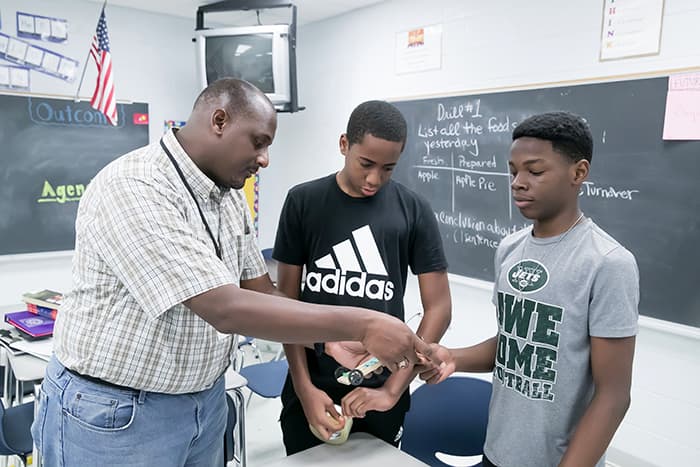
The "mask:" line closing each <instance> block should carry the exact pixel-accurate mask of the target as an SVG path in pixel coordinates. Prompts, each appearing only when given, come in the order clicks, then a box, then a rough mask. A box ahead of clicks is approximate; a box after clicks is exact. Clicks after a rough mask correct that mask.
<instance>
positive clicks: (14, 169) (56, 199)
mask: <svg viewBox="0 0 700 467" xmlns="http://www.w3.org/2000/svg"><path fill="white" fill-rule="evenodd" d="M117 111H118V118H119V125H118V126H112V125H110V124H109V123H107V122H106V120H105V118H104V116H103V115H102V114H101V113H99V112H97V111H96V110H94V109H92V108H91V107H90V103H89V102H84V101H83V102H74V101H72V100H68V99H53V98H44V97H38V96H25V95H0V167H1V169H0V255H9V254H21V253H38V252H49V251H61V250H72V249H73V247H74V245H75V216H76V212H77V209H78V201H79V200H80V196H81V194H82V192H83V190H84V189H85V187H87V185H88V183H89V182H90V180H91V179H92V177H94V176H95V174H96V173H97V172H98V171H99V170H100V169H101V168H102V167H104V166H105V165H107V164H108V163H109V162H110V161H112V160H114V159H115V158H116V157H118V156H120V155H122V154H125V153H127V152H129V151H131V150H132V149H135V148H138V147H140V146H144V145H146V144H148V119H147V116H148V104H145V103H133V104H117ZM144 122H145V124H143V123H144ZM136 123H139V124H136Z"/></svg>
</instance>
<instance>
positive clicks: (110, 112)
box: [90, 7, 117, 125]
mask: <svg viewBox="0 0 700 467" xmlns="http://www.w3.org/2000/svg"><path fill="white" fill-rule="evenodd" d="M90 55H92V58H94V59H95V64H96V65H97V83H96V84H95V92H94V93H93V94H92V99H91V100H90V105H91V106H92V108H93V109H97V110H99V111H100V112H102V113H103V114H105V117H107V120H109V123H111V124H112V125H116V124H117V98H116V96H115V95H114V77H113V76H112V54H111V53H110V51H109V37H107V19H106V18H105V9H104V7H102V13H101V14H100V20H99V21H98V22H97V31H96V32H95V35H94V36H93V37H92V47H91V48H90Z"/></svg>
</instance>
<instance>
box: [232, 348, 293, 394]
mask: <svg viewBox="0 0 700 467" xmlns="http://www.w3.org/2000/svg"><path fill="white" fill-rule="evenodd" d="M288 369H289V364H288V363H287V360H286V359H279V360H271V361H269V362H263V363H257V364H255V365H248V366H245V367H243V368H241V370H240V371H239V373H240V375H241V376H243V377H244V378H245V379H247V380H248V389H250V396H249V397H248V402H247V404H246V405H249V404H250V399H251V397H252V395H253V393H255V394H257V395H259V396H261V397H266V398H268V399H274V398H275V397H279V396H280V395H281V394H282V388H283V387H284V380H285V378H286V377H287V370H288Z"/></svg>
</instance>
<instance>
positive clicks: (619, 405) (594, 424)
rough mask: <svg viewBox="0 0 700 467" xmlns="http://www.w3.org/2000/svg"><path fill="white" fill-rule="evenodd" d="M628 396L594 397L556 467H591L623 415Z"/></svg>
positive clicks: (599, 395)
mask: <svg viewBox="0 0 700 467" xmlns="http://www.w3.org/2000/svg"><path fill="white" fill-rule="evenodd" d="M629 403H630V399H629V395H624V394H622V395H616V394H596V395H595V396H594V397H593V400H592V401H591V404H590V405H589V406H588V409H586V412H585V413H584V414H583V417H582V418H581V421H580V422H579V424H578V426H577V428H576V431H575V432H574V436H573V437H572V438H571V442H570V443H569V447H568V448H567V450H566V452H565V453H564V457H562V460H561V463H560V464H559V466H560V467H573V466H580V465H595V463H596V462H598V460H600V458H601V457H603V454H605V450H606V449H607V448H608V445H609V444H610V441H611V440H612V437H613V435H614V434H615V431H616V430H617V428H618V427H619V426H620V423H621V422H622V419H623V418H624V416H625V413H627V408H628V407H629Z"/></svg>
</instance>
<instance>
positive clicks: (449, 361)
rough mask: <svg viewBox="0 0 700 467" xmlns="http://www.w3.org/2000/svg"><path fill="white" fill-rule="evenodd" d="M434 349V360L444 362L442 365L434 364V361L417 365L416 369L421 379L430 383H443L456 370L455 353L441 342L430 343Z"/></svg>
mask: <svg viewBox="0 0 700 467" xmlns="http://www.w3.org/2000/svg"><path fill="white" fill-rule="evenodd" d="M430 348H431V351H432V357H433V358H432V360H433V361H435V360H436V359H437V360H438V361H441V362H443V363H442V365H434V364H433V363H432V362H428V363H424V364H421V365H417V366H416V369H417V370H418V372H419V375H420V379H422V380H423V381H425V382H426V383H428V384H437V383H441V382H443V381H444V380H445V378H447V377H448V376H450V375H451V374H452V373H454V372H455V368H456V364H455V359H454V355H452V352H450V349H448V348H447V347H443V346H441V345H440V344H430Z"/></svg>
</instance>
